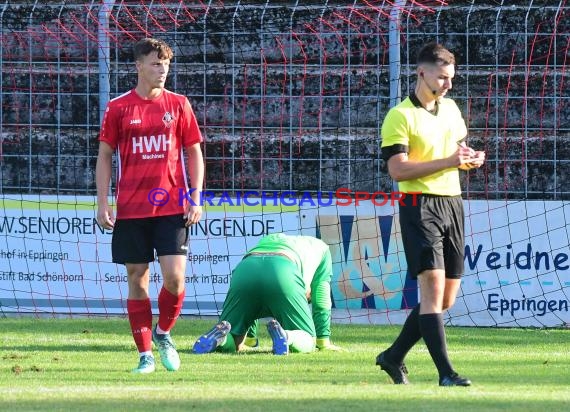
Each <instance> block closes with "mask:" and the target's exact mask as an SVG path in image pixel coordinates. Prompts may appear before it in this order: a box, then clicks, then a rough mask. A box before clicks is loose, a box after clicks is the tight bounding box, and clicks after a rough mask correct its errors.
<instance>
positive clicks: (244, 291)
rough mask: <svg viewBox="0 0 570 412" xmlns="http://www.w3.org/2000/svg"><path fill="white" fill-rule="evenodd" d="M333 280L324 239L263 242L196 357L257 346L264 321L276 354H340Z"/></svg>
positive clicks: (278, 236) (241, 268)
mask: <svg viewBox="0 0 570 412" xmlns="http://www.w3.org/2000/svg"><path fill="white" fill-rule="evenodd" d="M331 277H332V260H331V253H330V250H329V247H328V245H327V244H326V243H325V242H323V241H322V240H320V239H317V238H315V237H312V236H290V235H285V234H282V233H275V234H271V235H268V236H265V237H263V238H262V239H261V240H260V241H259V243H258V244H257V246H255V247H254V248H253V249H251V250H249V251H248V252H247V253H246V254H245V256H244V257H243V259H242V260H241V261H240V262H239V263H238V265H237V266H236V268H235V269H234V270H233V272H232V279H231V282H230V287H229V290H228V294H227V295H226V299H225V301H224V306H223V309H222V314H221V315H220V322H219V323H218V324H216V325H215V326H214V327H213V328H212V329H211V330H210V331H208V332H207V333H206V334H205V335H202V336H200V338H198V340H197V341H196V343H194V347H193V351H194V353H198V354H203V353H210V352H213V351H214V350H218V351H224V352H236V351H240V350H243V349H245V347H246V346H254V345H255V343H254V342H257V324H258V319H260V318H272V319H271V320H270V321H269V322H268V323H267V330H268V332H269V335H270V336H271V340H272V341H273V353H274V354H275V355H287V354H288V353H289V352H301V353H308V352H312V351H314V350H315V348H317V349H319V350H341V348H340V347H338V346H336V345H333V344H332V343H331V341H330V335H331V329H330V324H331V306H332V303H331V295H330V282H331ZM309 303H311V304H310V305H309Z"/></svg>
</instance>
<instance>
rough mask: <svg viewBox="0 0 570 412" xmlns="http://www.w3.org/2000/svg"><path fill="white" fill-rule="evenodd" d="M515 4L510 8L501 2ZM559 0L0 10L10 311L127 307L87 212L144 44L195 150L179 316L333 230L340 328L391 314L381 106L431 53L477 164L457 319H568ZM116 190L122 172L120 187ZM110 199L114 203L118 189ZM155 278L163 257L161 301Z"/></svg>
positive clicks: (2, 245) (396, 267)
mask: <svg viewBox="0 0 570 412" xmlns="http://www.w3.org/2000/svg"><path fill="white" fill-rule="evenodd" d="M507 3H508V4H507ZM569 11H570V6H568V5H567V1H566V0H551V1H546V0H534V1H533V0H520V1H512V2H505V1H502V0H483V1H479V0H477V1H475V0H458V1H453V2H451V1H447V2H446V1H443V0H432V1H430V0H407V1H406V0H392V1H388V0H354V1H328V0H319V1H316V0H309V1H295V0H293V1H265V0H264V1H254V0H247V1H240V0H236V1H222V0H218V1H214V0H209V1H202V0H197V1H191V2H188V1H163V0H159V1H151V2H148V1H142V0H141V1H137V0H133V1H121V0H116V1H113V0H104V1H95V0H92V1H91V2H75V1H65V2H58V1H47V2H46V1H44V2H39V1H15V2H9V3H8V2H7V3H5V4H3V5H0V29H1V33H0V66H1V71H0V87H1V89H0V103H1V104H0V119H1V121H0V138H1V145H0V150H1V152H0V156H1V171H2V176H1V179H0V185H1V186H0V191H1V194H0V264H1V265H2V266H1V270H0V313H2V314H6V315H7V314H30V313H31V314H37V315H53V316H56V315H57V316H62V315H64V316H85V315H87V316H90V315H93V316H95V315H97V316H100V315H117V314H119V315H120V314H124V313H126V296H127V282H126V272H125V268H124V267H123V266H121V265H115V264H113V263H112V262H111V256H110V253H111V252H110V249H111V248H110V241H111V232H109V231H106V230H103V229H102V228H101V227H99V226H98V225H97V222H96V220H95V213H96V199H95V177H94V171H95V162H96V158H97V151H98V132H99V126H100V121H101V113H102V111H103V110H104V108H105V105H106V103H107V102H108V100H109V99H111V98H114V97H116V96H118V95H120V94H122V93H124V92H125V91H127V90H129V89H130V88H132V87H134V85H135V84H136V72H135V70H134V64H133V63H132V54H131V50H132V45H133V44H134V42H135V41H136V40H138V39H140V38H142V37H157V38H160V39H163V40H165V41H167V42H168V43H169V44H170V45H171V46H172V48H173V50H174V52H175V56H174V58H173V60H172V64H171V72H170V74H169V78H168V81H167V88H169V89H171V90H173V91H176V92H177V93H181V94H184V95H186V96H187V97H188V98H189V100H190V102H191V104H192V106H193V108H194V111H195V113H196V115H197V118H198V121H199V124H200V126H201V129H202V132H203V135H204V137H205V143H204V146H203V151H204V156H205V162H206V189H205V192H204V194H203V199H204V206H205V214H204V217H203V220H202V221H201V222H200V223H199V224H198V225H195V226H193V227H192V229H191V241H190V244H189V253H188V268H187V275H186V300H185V303H184V308H183V312H182V313H183V315H217V314H218V313H219V311H220V310H221V306H222V303H223V300H224V298H225V295H226V292H227V289H228V285H229V281H230V279H231V270H232V268H233V267H234V266H235V265H236V264H237V262H239V260H240V259H241V257H242V256H243V254H244V252H245V251H246V250H247V249H249V248H251V247H253V246H254V245H255V244H256V243H257V241H258V240H259V238H260V236H263V235H265V234H268V233H275V232H284V233H289V234H306V235H313V236H317V237H320V238H322V239H323V240H324V241H326V242H327V243H328V244H329V246H330V248H331V252H332V254H333V266H334V268H333V269H334V274H333V281H332V285H331V286H332V298H333V302H334V310H333V320H334V321H336V322H349V323H387V324H396V323H401V322H402V321H403V319H404V318H405V316H406V314H407V312H408V310H409V309H410V308H411V307H413V306H415V304H417V302H418V300H419V296H418V289H417V284H416V282H415V281H414V280H412V279H410V277H409V276H408V273H407V264H406V261H405V257H404V254H403V249H402V243H401V238H400V228H399V223H398V207H397V200H398V193H397V187H395V186H394V184H393V182H392V181H391V180H390V178H389V176H388V174H387V171H386V166H385V164H384V162H383V161H382V160H381V156H380V143H381V136H380V131H379V130H380V126H381V124H382V120H383V118H384V116H385V115H386V113H387V111H388V109H389V108H390V107H391V106H392V105H393V104H395V103H396V102H398V101H399V100H400V99H402V98H405V97H406V96H407V95H408V94H409V93H410V91H412V90H413V87H414V82H415V73H414V56H415V53H416V52H417V50H418V47H420V46H421V45H422V44H424V43H425V42H427V41H429V40H436V41H439V42H441V43H443V44H445V45H446V47H447V48H449V49H450V50H452V51H453V52H454V53H455V55H456V58H457V61H458V68H457V73H456V78H455V79H454V85H453V86H454V87H453V89H452V90H451V91H450V93H449V95H450V96H451V97H452V98H454V99H455V100H456V102H457V103H458V105H459V106H460V108H461V109H462V111H463V114H464V117H465V119H466V122H467V124H468V128H469V144H470V145H471V146H473V147H475V148H477V149H478V150H484V151H485V152H486V155H487V162H486V164H485V165H484V166H483V167H482V168H481V169H478V170H476V171H471V172H469V173H462V175H461V176H462V177H461V178H462V185H463V186H462V187H463V191H464V193H463V194H464V199H465V209H466V216H467V219H466V249H465V252H466V253H465V268H466V272H465V275H464V277H463V281H462V287H461V291H460V294H459V297H458V301H457V303H456V305H455V307H454V308H453V309H452V310H451V311H450V312H449V313H448V314H446V320H447V322H448V323H449V324H453V325H469V326H538V327H542V326H548V327H555V326H561V325H565V324H567V323H568V322H569V321H570V314H569V295H570V260H569V254H570V250H569V233H568V229H567V222H566V215H567V214H569V213H570V205H569V203H568V200H567V197H568V193H569V190H568V188H569V187H570V186H569V185H568V174H567V171H568V170H569V169H570V163H569V161H568V159H569V158H570V156H569V154H570V153H569V152H567V151H566V150H567V149H568V148H569V147H570V146H569V145H568V138H569V137H570V136H569V128H570V118H569V115H568V113H569V107H568V103H569V99H570V97H569V94H568V91H567V86H568V74H567V63H568V62H567V60H568V56H569V55H570V54H569V48H570V36H569V35H568V32H569V30H568V29H569V27H568V21H569V19H568V17H569V16H568V13H569ZM113 187H114V181H113ZM110 196H112V194H110ZM161 284H162V278H161V273H160V268H159V266H158V264H157V262H154V263H153V264H151V295H152V299H153V305H154V307H155V309H156V300H155V299H156V296H157V293H158V290H159V288H160V286H161Z"/></svg>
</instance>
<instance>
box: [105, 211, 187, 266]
mask: <svg viewBox="0 0 570 412" xmlns="http://www.w3.org/2000/svg"><path fill="white" fill-rule="evenodd" d="M111 250H112V254H113V263H122V264H124V263H149V262H152V261H153V260H154V258H155V255H154V252H155V250H156V256H165V255H186V254H187V253H188V228H187V227H186V220H185V219H184V215H181V214H180V215H171V216H157V217H147V218H141V219H120V220H117V221H116V222H115V227H114V229H113V239H112V246H111Z"/></svg>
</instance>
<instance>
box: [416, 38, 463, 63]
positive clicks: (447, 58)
mask: <svg viewBox="0 0 570 412" xmlns="http://www.w3.org/2000/svg"><path fill="white" fill-rule="evenodd" d="M416 63H417V64H418V65H420V64H426V63H427V64H437V65H438V66H448V65H450V64H453V65H454V64H455V56H454V55H453V53H451V52H450V51H449V50H447V49H446V48H445V47H443V46H442V45H441V44H439V43H436V42H431V43H428V44H426V45H425V46H423V47H422V48H421V49H420V51H419V52H418V55H417V57H416Z"/></svg>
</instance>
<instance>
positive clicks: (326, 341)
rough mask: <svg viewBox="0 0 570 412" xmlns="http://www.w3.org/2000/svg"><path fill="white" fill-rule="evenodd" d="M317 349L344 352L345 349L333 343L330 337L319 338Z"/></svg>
mask: <svg viewBox="0 0 570 412" xmlns="http://www.w3.org/2000/svg"><path fill="white" fill-rule="evenodd" d="M317 349H319V350H330V351H335V352H344V351H345V350H344V349H343V348H341V347H340V346H337V345H335V344H333V343H331V340H330V338H329V337H326V338H317Z"/></svg>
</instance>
